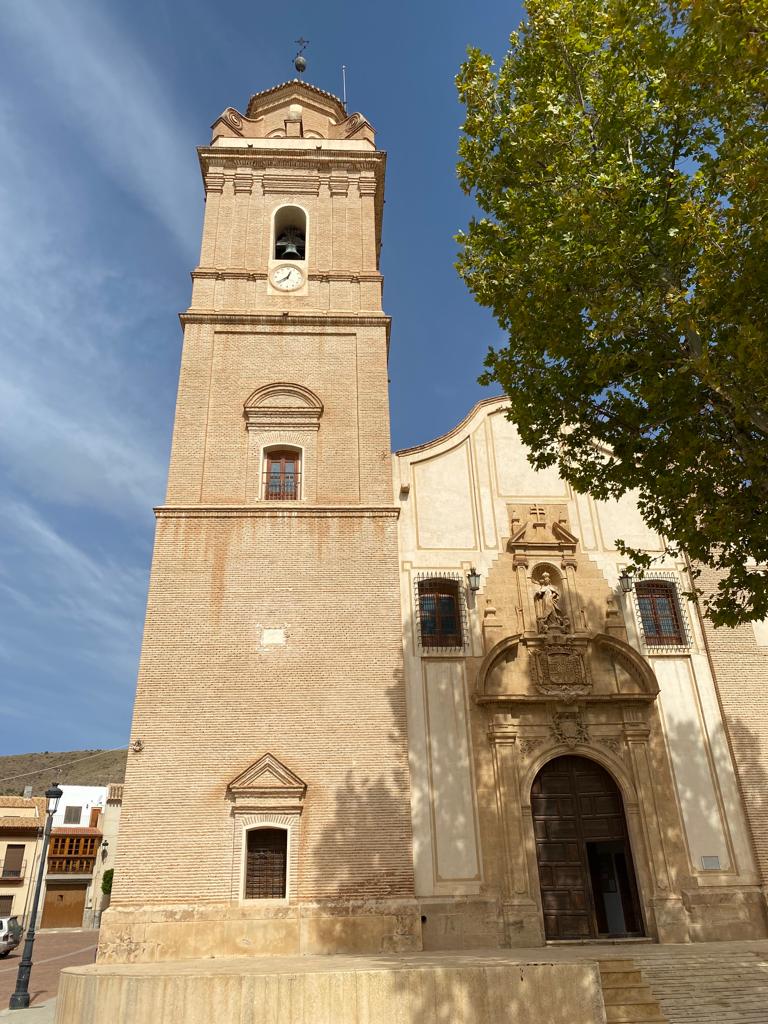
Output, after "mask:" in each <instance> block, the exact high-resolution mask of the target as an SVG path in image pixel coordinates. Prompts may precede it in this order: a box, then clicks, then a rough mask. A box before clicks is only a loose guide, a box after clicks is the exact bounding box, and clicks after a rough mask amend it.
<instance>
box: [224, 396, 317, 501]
mask: <svg viewBox="0 0 768 1024" xmlns="http://www.w3.org/2000/svg"><path fill="white" fill-rule="evenodd" d="M323 411H324V407H323V403H322V402H321V401H320V399H319V398H318V396H317V395H316V394H315V393H314V392H313V391H310V389H309V388H305V387H304V386H303V385H301V384H295V383H291V382H289V381H273V382H272V383H270V384H266V385H264V386H263V387H260V388H257V389H256V390H255V391H253V392H252V393H251V394H250V395H249V397H248V398H247V399H246V400H245V403H244V405H243V416H244V418H245V426H246V430H247V432H248V464H249V469H248V473H247V479H246V500H247V501H248V502H249V503H251V502H252V503H254V504H255V503H258V504H262V503H263V504H277V502H275V501H272V500H271V499H267V498H265V496H264V468H265V459H266V453H267V452H268V451H269V450H270V449H272V450H274V449H278V448H286V449H294V450H296V451H298V452H300V455H301V470H300V472H301V480H300V484H299V497H298V498H292V499H287V500H290V501H291V503H293V504H295V503H296V502H300V503H306V502H312V501H315V500H316V494H317V434H318V431H319V429H320V420H321V418H322V415H323Z"/></svg>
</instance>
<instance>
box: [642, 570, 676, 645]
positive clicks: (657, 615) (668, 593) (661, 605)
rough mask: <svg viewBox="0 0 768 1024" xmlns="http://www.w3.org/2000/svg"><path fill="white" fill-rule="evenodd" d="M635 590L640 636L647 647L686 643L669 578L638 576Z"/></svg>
mask: <svg viewBox="0 0 768 1024" xmlns="http://www.w3.org/2000/svg"><path fill="white" fill-rule="evenodd" d="M635 594H636V597H637V605H638V608H639V610H640V622H641V624H642V629H643V636H644V637H645V642H646V644H647V645H648V646H649V647H686V646H688V644H689V639H688V636H687V631H686V628H685V623H684V620H683V613H682V611H681V609H680V602H679V599H678V595H677V587H676V586H675V584H674V582H673V581H672V580H663V579H645V580H639V581H638V582H637V583H636V584H635Z"/></svg>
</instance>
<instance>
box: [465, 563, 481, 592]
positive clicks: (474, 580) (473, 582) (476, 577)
mask: <svg viewBox="0 0 768 1024" xmlns="http://www.w3.org/2000/svg"><path fill="white" fill-rule="evenodd" d="M467 583H468V584H469V589H470V590H471V591H472V593H473V594H476V593H477V592H478V590H479V589H480V573H479V572H478V571H477V569H475V567H474V566H473V567H472V568H471V569H470V570H469V572H468V573H467Z"/></svg>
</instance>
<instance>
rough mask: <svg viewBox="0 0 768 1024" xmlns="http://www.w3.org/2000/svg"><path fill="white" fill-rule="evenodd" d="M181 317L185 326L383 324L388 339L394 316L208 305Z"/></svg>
mask: <svg viewBox="0 0 768 1024" xmlns="http://www.w3.org/2000/svg"><path fill="white" fill-rule="evenodd" d="M179 320H180V321H181V325H182V327H185V326H186V325H187V324H222V325H232V326H236V325H238V324H242V325H243V326H250V325H253V324H268V325H270V326H275V325H281V324H282V325H283V326H286V325H288V324H301V325H302V326H304V327H328V326H329V325H330V326H336V325H338V326H340V327H381V326H384V327H386V329H387V340H389V329H390V326H391V323H392V318H391V317H389V316H387V315H386V314H384V313H347V312H344V311H336V312H331V313H300V312H298V311H296V312H294V311H291V312H290V313H284V314H283V313H246V312H245V311H242V312H232V313H222V312H220V311H217V310H214V309H209V310H200V309H194V310H192V309H190V310H187V312H186V313H179Z"/></svg>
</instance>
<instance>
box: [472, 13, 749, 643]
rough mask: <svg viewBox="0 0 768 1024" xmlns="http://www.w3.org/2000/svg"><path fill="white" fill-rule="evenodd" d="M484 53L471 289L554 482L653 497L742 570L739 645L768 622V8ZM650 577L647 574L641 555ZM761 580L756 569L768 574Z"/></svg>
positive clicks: (578, 33) (538, 22)
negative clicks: (492, 322)
mask: <svg viewBox="0 0 768 1024" xmlns="http://www.w3.org/2000/svg"><path fill="white" fill-rule="evenodd" d="M527 10H528V16H527V20H526V21H525V22H524V23H523V24H522V25H521V26H520V28H519V30H518V31H517V32H516V33H514V34H513V35H512V37H511V40H510V49H509V51H508V53H507V55H506V58H505V59H504V61H503V63H502V64H501V66H500V67H498V68H496V67H495V66H494V64H493V62H492V60H491V59H490V57H488V56H486V55H485V54H483V53H481V52H480V51H479V50H476V49H470V51H469V53H468V59H467V61H466V63H465V64H464V65H463V66H462V68H461V71H460V73H459V75H458V77H457V85H458V90H459V95H460V98H461V100H462V102H463V103H464V105H465V108H466V119H465V123H464V125H463V132H464V134H463V137H462V138H461V141H460V148H459V156H460V162H459V167H458V171H459V179H460V182H461V185H462V187H463V188H464V190H465V191H466V192H467V193H470V194H473V195H474V196H475V197H476V201H477V203H478V205H479V207H480V208H481V210H482V211H483V212H484V214H485V216H482V217H479V218H477V219H474V220H473V221H472V223H471V224H470V226H469V229H468V230H467V231H466V232H464V233H461V234H460V235H459V236H458V240H459V242H460V244H461V252H460V255H459V260H458V264H457V266H458V270H459V273H460V274H461V276H462V277H463V279H464V280H465V281H466V283H467V285H468V286H469V288H470V290H471V292H472V293H473V295H474V296H475V298H476V299H477V301H478V302H479V303H481V304H482V305H485V306H488V307H489V308H490V309H491V310H492V311H493V313H494V315H495V317H496V319H497V320H498V322H499V324H500V325H501V327H502V328H503V330H504V331H505V333H507V334H508V335H509V344H508V345H507V346H505V347H502V348H500V349H498V350H491V351H490V352H489V354H488V357H487V360H486V366H487V371H486V372H485V374H484V375H483V377H482V378H481V380H482V381H483V382H484V383H490V382H493V381H496V382H498V383H499V384H501V386H502V387H503V389H504V391H505V393H506V394H507V395H508V397H509V400H510V418H511V419H513V420H514V422H515V423H516V424H517V426H518V429H519V431H520V434H521V437H522V439H523V441H524V442H525V443H526V444H527V445H528V446H529V448H530V451H531V455H530V459H531V462H532V463H533V465H534V466H536V467H539V468H543V467H546V466H553V465H557V466H558V468H559V470H560V472H561V474H562V475H563V476H564V477H565V479H566V480H568V481H569V482H570V483H571V484H573V486H574V487H575V488H576V489H577V490H580V491H582V492H588V493H590V494H592V495H593V496H594V497H595V498H598V499H605V498H609V497H618V496H620V495H621V494H623V493H625V492H627V491H636V492H637V494H638V501H639V507H640V511H641V514H642V515H643V518H644V519H645V521H646V523H647V524H648V525H649V526H650V527H651V528H653V529H654V530H656V531H658V532H660V533H661V534H663V535H664V536H665V537H666V538H667V541H668V543H669V545H670V547H672V548H678V549H684V550H685V551H687V553H688V554H689V556H690V557H691V558H692V559H693V560H694V561H695V562H701V563H704V564H706V565H709V566H712V567H715V568H717V569H718V570H720V579H721V583H720V586H719V590H718V592H717V593H716V594H715V595H714V596H713V598H712V599H711V601H709V602H708V609H707V610H708V614H709V615H710V616H711V618H712V620H713V621H714V622H715V623H716V624H735V623H737V622H744V621H748V620H750V619H754V618H763V617H764V616H766V615H767V614H768V576H767V575H766V574H765V573H764V572H762V571H759V570H757V571H755V569H754V563H755V562H756V563H758V565H760V564H764V563H766V562H768V530H767V529H766V508H767V507H768V472H767V469H768V465H767V459H766V439H767V438H768V401H767V396H768V330H767V327H768V316H767V315H766V314H767V313H768V189H767V185H768V132H767V131H766V129H767V128H768V71H767V69H768V46H767V45H766V41H767V39H768V35H767V33H768V0H743V2H731V0H694V2H666V3H665V2H657V0H626V2H619V0H530V2H529V3H528V7H527ZM620 547H621V550H623V551H624V552H625V553H626V554H628V555H629V556H630V557H631V558H632V559H633V562H634V565H635V567H636V568H639V569H640V570H642V568H643V567H647V565H648V564H649V562H650V559H649V557H648V555H647V554H645V553H643V552H640V551H634V550H632V549H631V548H629V547H627V546H626V545H620ZM750 559H752V560H754V562H750Z"/></svg>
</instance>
